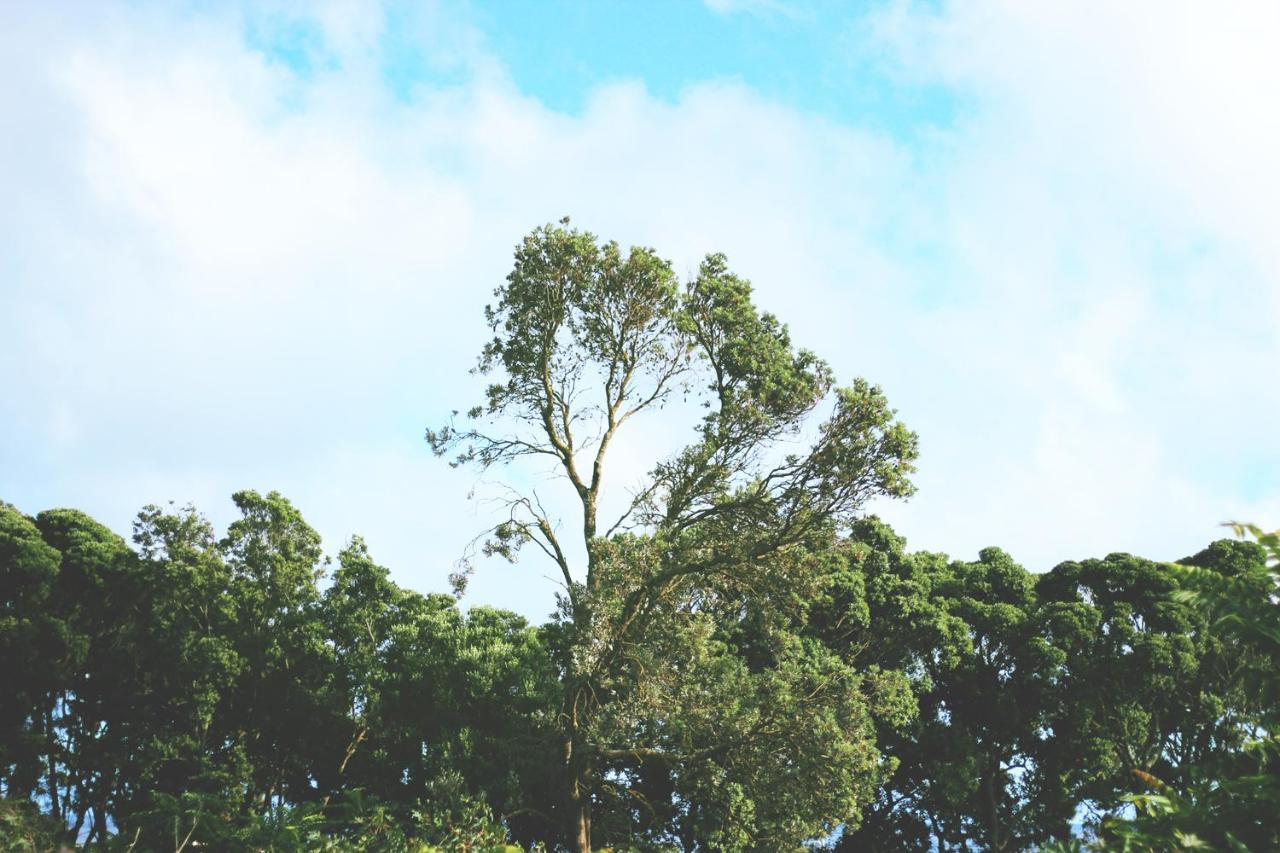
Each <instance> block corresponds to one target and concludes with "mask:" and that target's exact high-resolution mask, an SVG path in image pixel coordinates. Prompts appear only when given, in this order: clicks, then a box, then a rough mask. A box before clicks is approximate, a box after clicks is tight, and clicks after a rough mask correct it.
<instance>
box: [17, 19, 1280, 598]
mask: <svg viewBox="0 0 1280 853" xmlns="http://www.w3.org/2000/svg"><path fill="white" fill-rule="evenodd" d="M0 19H2V20H0V73H3V74H4V75H5V79H6V80H7V81H10V82H9V84H8V85H6V86H5V87H4V88H3V90H0V110H2V113H0V114H3V115H4V116H6V119H5V121H6V128H5V131H6V132H5V133H4V134H0V185H3V186H4V187H6V197H7V200H6V203H5V204H4V205H3V206H0V360H2V362H3V364H5V365H6V367H8V368H9V369H8V371H7V376H8V383H7V388H6V393H5V394H4V395H2V396H0V497H2V498H4V499H6V500H9V501H11V502H13V503H15V504H17V505H18V506H19V507H21V508H22V509H24V510H26V511H28V512H36V511H39V510H41V509H44V508H47V507H52V506H67V505H69V506H77V507H81V508H84V509H86V510H88V511H89V512H91V513H93V514H94V515H96V516H98V517H99V518H101V519H102V520H103V521H105V522H107V523H109V524H111V525H112V526H114V527H115V528H116V529H119V530H122V531H124V530H127V528H128V525H129V522H130V519H131V517H132V516H133V515H134V513H136V511H137V510H138V509H139V508H140V507H141V506H142V505H143V504H146V503H152V502H164V501H167V500H176V501H179V502H187V501H193V502H195V503H196V504H197V505H198V506H199V507H200V508H201V509H202V510H204V511H205V512H206V513H207V514H208V515H210V517H211V518H212V519H213V520H214V521H215V522H216V523H219V524H225V523H226V522H227V521H228V520H229V513H230V511H231V507H230V501H229V499H228V496H229V494H230V493H231V492H232V491H233V490H235V489H238V488H244V487H252V488H258V489H264V490H265V489H272V488H275V489H279V490H281V491H283V492H284V493H285V494H287V495H288V496H290V497H291V498H292V499H293V500H294V501H295V502H296V503H297V504H298V505H299V506H300V507H301V508H302V510H303V512H304V514H305V515H306V516H307V517H308V518H309V519H311V520H312V521H313V523H314V524H316V526H317V527H318V528H319V529H320V530H321V532H322V534H323V535H324V536H325V539H326V543H327V545H328V547H329V548H330V549H331V550H332V551H336V550H337V549H338V548H339V547H341V545H342V543H343V541H344V540H345V538H346V537H349V536H350V535H352V534H355V533H359V534H362V535H364V536H365V538H366V539H367V540H368V542H369V544H370V547H371V549H372V551H373V553H374V555H375V557H377V558H379V559H380V560H381V561H382V562H384V563H386V564H387V565H388V566H390V567H391V568H392V570H393V572H394V573H395V575H396V577H397V578H398V579H399V580H400V581H401V582H403V583H406V584H408V585H411V586H414V587H416V588H419V589H423V590H437V589H443V588H444V586H445V577H446V575H447V574H448V573H449V572H450V571H451V570H452V564H453V561H454V560H455V559H456V558H457V557H458V556H459V555H460V554H461V553H462V551H463V550H464V549H465V547H466V545H467V542H468V540H469V539H470V537H471V535H472V534H473V533H474V532H477V531H479V530H480V529H481V528H482V527H483V526H484V523H485V521H486V519H487V515H486V513H487V512H488V510H487V509H486V506H487V505H486V504H485V503H484V502H483V500H479V501H468V500H467V497H468V495H469V494H473V493H474V494H476V495H478V496H479V497H480V498H483V497H484V495H485V490H486V489H487V488H489V487H488V486H486V485H485V484H483V483H481V484H477V483H476V482H475V479H474V477H472V476H469V475H467V474H465V473H462V472H455V471H450V470H449V469H447V468H446V467H445V466H444V465H443V464H441V463H440V462H438V461H437V460H434V459H432V458H430V456H429V454H428V453H427V451H426V448H425V446H424V445H423V443H422V440H421V439H422V431H423V429H424V428H425V427H426V426H427V425H429V424H435V423H438V422H439V421H440V419H441V418H442V417H444V416H445V415H447V413H448V412H449V411H450V410H451V409H455V408H462V407H465V406H466V405H467V404H469V403H471V402H472V401H473V399H474V396H475V394H476V391H477V388H476V385H475V380H474V379H473V378H471V377H469V376H468V375H467V372H466V371H467V369H468V368H469V367H470V366H471V364H472V363H473V359H474V354H475V353H476V351H477V349H478V347H479V345H480V342H481V340H482V338H483V325H482V320H481V308H482V306H483V304H484V302H485V301H486V298H487V297H488V295H489V294H490V293H491V291H492V288H493V287H494V286H495V285H496V284H497V283H498V282H500V281H501V279H502V276H503V275H504V274H505V272H506V269H507V268H508V266H509V263H510V254H511V248H512V246H513V245H514V243H515V242H516V241H517V240H518V239H519V237H520V236H521V235H522V234H524V233H525V232H527V231H528V230H529V229H530V228H532V227H533V226H534V225H536V224H539V223H541V222H545V221H548V220H553V219H558V218H559V217H560V216H562V215H565V214H569V215H571V216H572V217H573V218H574V220H575V222H576V223H578V224H580V225H582V226H584V227H586V228H589V229H591V230H593V231H596V232H597V233H599V234H601V235H602V236H604V237H607V238H614V239H618V240H619V241H621V242H623V243H643V244H647V245H652V246H655V247H656V248H657V249H658V250H659V251H660V252H661V253H663V254H664V255H666V256H667V257H669V258H671V259H672V261H673V262H674V263H675V265H676V268H677V269H678V270H681V271H687V270H690V269H692V268H693V267H694V266H696V264H697V262H698V259H699V258H700V257H701V256H702V255H703V254H705V253H707V252H709V251H724V252H726V253H727V254H728V255H729V257H730V260H731V262H732V264H733V265H734V267H735V268H736V269H737V270H738V271H739V272H741V273H742V274H744V275H746V276H747V277H749V278H751V279H752V280H753V281H754V282H755V285H756V287H757V292H758V295H759V301H760V302H761V304H762V305H763V306H764V307H766V308H768V309H770V310H773V311H774V312H775V313H777V314H779V315H780V316H781V317H782V318H783V319H784V320H785V321H787V322H788V323H790V325H791V327H792V329H793V333H794V335H795V337H796V339H797V340H799V341H800V342H801V343H802V344H803V345H805V346H808V347H809V348H811V349H813V350H815V351H817V352H818V353H819V354H821V355H823V356H824V357H826V358H827V359H828V360H829V361H830V362H831V364H832V365H833V367H834V368H835V370H836V372H837V375H839V376H841V377H845V378H849V377H852V376H855V375H862V376H866V377H868V378H870V379H871V380H873V381H876V382H879V383H880V384H882V385H883V386H884V388H885V389H886V392H887V393H888V395H889V397H890V399H891V401H893V403H894V404H895V405H896V406H897V407H898V409H899V411H900V413H901V415H902V417H903V419H904V420H905V421H906V422H907V423H908V424H909V425H910V426H912V427H913V428H915V429H916V430H917V431H918V432H919V433H920V436H921V445H922V459H921V470H920V474H919V476H918V478H917V482H918V485H919V487H920V491H919V493H918V495H917V496H916V497H915V498H913V499H912V500H911V501H909V502H907V503H902V504H892V505H884V506H877V507H875V510H876V511H877V512H880V513H881V514H882V515H884V516H885V517H886V518H888V519H889V520H890V521H892V523H893V524H894V525H895V526H896V527H897V528H898V529H899V530H900V531H901V532H902V533H903V534H905V535H906V536H907V537H908V540H909V541H910V543H911V544H912V546H914V547H919V548H928V549H931V550H940V551H946V552H948V553H950V554H953V555H955V556H957V557H971V556H972V555H973V554H974V553H976V551H977V550H978V549H979V548H981V547H983V546H986V545H989V544H997V545H1000V546H1002V547H1004V548H1005V549H1007V550H1008V551H1010V552H1011V553H1012V554H1013V555H1014V556H1015V557H1016V558H1018V559H1019V560H1021V561H1022V562H1024V564H1026V565H1027V566H1028V567H1029V568H1031V569H1033V570H1045V569H1048V568H1050V567H1052V566H1053V565H1054V564H1055V563H1057V562H1058V561H1060V560H1064V559H1070V558H1079V557H1087V556H1098V555H1101V554H1105V553H1107V552H1109V551H1115V550H1129V551H1134V552H1137V553H1142V554H1145V555H1149V556H1152V557H1157V558H1166V559H1176V558H1178V557H1181V556H1184V555H1186V554H1187V553H1189V552H1191V551H1194V550H1196V549H1197V548H1198V547H1200V546H1202V545H1203V544H1204V543H1206V542H1208V541H1209V540H1211V539H1212V538H1215V537H1216V536H1218V535H1220V533H1221V531H1220V529H1219V528H1218V527H1217V526H1216V525H1217V524H1218V523H1219V522H1221V521H1224V520H1227V519H1229V518H1244V519H1250V520H1254V521H1257V522H1258V523H1260V524H1262V525H1264V526H1275V525H1277V524H1280V479H1278V477H1277V475H1278V474H1280V439H1277V437H1276V435H1275V430H1274V424H1275V423H1277V422H1278V416H1280V395H1277V394H1276V393H1275V392H1274V390H1273V388H1274V384H1275V372H1276V368H1277V366H1278V365H1280V335H1278V334H1277V331H1276V330H1277V328H1280V323H1278V321H1280V244H1278V243H1277V241H1276V240H1275V239H1274V227H1275V226H1274V223H1275V221H1276V214H1275V199H1276V198H1280V165H1278V164H1277V161H1276V158H1275V156H1274V152H1275V151H1276V150H1280V111H1276V110H1274V109H1271V108H1269V107H1268V106H1267V105H1269V104H1270V103H1271V102H1272V101H1273V100H1274V92H1275V91H1276V90H1277V87H1278V86H1280V59H1277V58H1276V56H1275V53H1274V50H1273V49H1272V46H1273V45H1274V43H1275V41H1276V39H1277V37H1280V11H1277V8H1276V7H1274V6H1273V5H1271V4H1263V3H1257V4H1248V3H1246V4H1235V5H1232V6H1231V7H1230V8H1210V7H1209V6H1208V5H1206V4H1192V3H1187V4H1182V3H1134V4H1125V5H1124V6H1123V7H1120V8H1117V7H1115V5H1114V4H1107V3H1096V4H1095V3H1088V2H1086V3H1079V4H1070V6H1069V7H1068V6H1063V7H1061V8H1051V7H1050V6H1049V5H1048V4H1019V3H1005V2H987V0H975V2H966V3H963V4H949V3H910V2H874V3H865V4H857V5H853V4H847V3H818V4H806V3H799V2H790V0H714V2H706V3H699V2H692V0H691V1H690V2H680V3H677V2H652V3H621V2H618V3H570V2H554V3H543V4H536V5H535V4H521V3H478V2H477V3H439V4H434V3H414V4H397V3H386V4H377V3H361V4H354V3H345V2H337V1H336V0H335V1H334V2H321V3H308V4H300V3H299V4H292V3H285V2H270V3H263V4H255V3H242V4H230V3H205V2H202V3H190V4H186V5H175V4H158V3H142V2H131V3H121V4H115V5H112V4H106V3H92V4H91V3H83V4H80V5H74V4H69V5H64V6H59V7H56V8H54V7H51V6H50V7H46V5H45V4H25V5H11V6H7V7H6V8H5V9H4V11H3V12H0ZM678 415H679V413H677V412H672V413H668V414H667V415H666V416H662V417H658V418H656V419H654V420H652V421H651V422H650V423H648V424H647V425H646V426H645V427H644V428H643V429H642V430H641V431H639V432H638V434H637V435H636V436H634V437H633V438H632V439H631V440H630V442H629V443H624V444H623V445H621V447H620V449H619V451H618V452H619V453H620V457H621V459H620V464H619V466H618V476H619V481H618V485H617V489H616V494H624V493H625V488H626V486H628V485H630V484H631V483H633V482H634V481H635V479H636V478H638V477H639V476H641V475H642V473H643V471H644V470H645V469H646V468H647V467H648V463H649V462H650V461H651V460H652V459H653V458H655V456H656V455H658V454H661V453H664V452H668V451H669V450H670V449H671V448H673V447H676V446H678V445H679V444H680V442H681V441H683V440H684V438H685V437H686V436H687V434H688V433H687V428H688V427H687V424H686V423H684V422H683V421H681V420H680V418H679V417H678ZM515 476H517V477H518V478H519V480H520V482H522V483H534V482H541V481H540V480H539V479H538V478H539V472H536V471H525V472H516V474H515ZM564 506H565V509H566V511H567V510H568V505H567V504H565V505H564ZM547 574H548V573H547V572H546V570H545V567H542V566H539V565H538V564H537V563H536V561H534V560H532V559H530V560H528V561H527V562H523V563H521V564H519V565H517V566H514V567H511V566H506V565H496V564H495V565H487V566H483V567H482V569H481V571H480V572H479V573H478V575H477V577H476V580H475V581H474V583H473V586H472V589H471V591H470V592H469V594H468V601H469V602H470V603H473V604H474V603H492V604H497V605H501V606H507V607H513V608H515V609H518V610H520V611H521V612H524V613H526V614H528V615H530V616H531V617H534V618H540V617H541V616H542V615H544V614H545V613H546V612H547V611H548V610H549V609H550V606H551V595H552V591H553V589H554V587H553V585H552V583H551V582H550V581H549V580H547V578H546V576H547Z"/></svg>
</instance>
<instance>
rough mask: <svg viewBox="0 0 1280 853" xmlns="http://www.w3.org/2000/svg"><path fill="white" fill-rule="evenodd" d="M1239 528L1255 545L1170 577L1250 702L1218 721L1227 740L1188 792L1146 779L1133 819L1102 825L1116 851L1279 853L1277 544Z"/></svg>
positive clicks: (1212, 554) (1216, 552)
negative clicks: (1186, 849) (1231, 667)
mask: <svg viewBox="0 0 1280 853" xmlns="http://www.w3.org/2000/svg"><path fill="white" fill-rule="evenodd" d="M1233 527H1234V529H1235V531H1236V533H1237V535H1239V536H1241V537H1242V538H1243V537H1252V538H1253V540H1254V543H1232V542H1222V543H1215V545H1214V546H1212V547H1211V548H1209V549H1207V550H1206V551H1204V552H1201V553H1200V554H1198V555H1196V556H1195V557H1193V558H1191V559H1189V560H1186V561H1184V564H1183V565H1179V566H1172V567H1169V568H1168V570H1167V571H1168V574H1169V576H1170V577H1172V578H1173V579H1174V580H1175V581H1176V582H1177V583H1178V584H1179V585H1180V586H1181V589H1180V590H1179V592H1178V593H1177V594H1176V598H1177V599H1178V601H1179V602H1180V603H1185V604H1186V605H1188V606H1191V607H1194V608H1195V609H1196V610H1197V612H1198V613H1199V614H1200V616H1201V618H1203V619H1205V620H1206V621H1207V624H1208V633H1209V634H1210V635H1211V636H1212V637H1213V639H1214V641H1215V642H1216V643H1218V644H1220V646H1221V653H1220V660H1221V661H1222V665H1234V667H1235V677H1236V680H1237V683H1238V684H1239V686H1240V688H1241V690H1242V693H1243V695H1242V699H1243V700H1244V701H1242V702H1241V703H1239V705H1238V707H1231V708H1229V709H1224V711H1223V712H1222V715H1221V717H1220V718H1219V721H1220V722H1221V723H1223V724H1224V725H1229V726H1231V731H1230V732H1229V735H1230V740H1226V739H1225V738H1223V737H1219V738H1218V740H1217V742H1216V744H1215V746H1216V747H1217V748H1216V749H1214V750H1212V751H1207V752H1206V753H1204V754H1202V755H1199V756H1197V760H1196V762H1195V763H1194V764H1193V765H1192V766H1191V767H1190V768H1189V772H1188V773H1187V774H1185V778H1186V781H1185V782H1184V783H1183V784H1181V785H1178V784H1171V782H1170V779H1171V778H1176V777H1170V775H1169V774H1168V773H1159V772H1153V773H1143V772H1139V773H1138V776H1139V778H1140V780H1141V781H1142V782H1143V783H1145V786H1146V788H1147V790H1146V791H1144V792H1142V793H1135V794H1133V795H1130V796H1129V797H1127V799H1128V801H1129V802H1131V803H1132V804H1133V805H1134V806H1135V808H1136V810H1137V814H1136V816H1134V817H1133V818H1132V819H1129V820H1110V821H1107V822H1105V823H1104V825H1103V831H1102V837H1103V839H1104V840H1105V841H1107V842H1108V844H1109V846H1111V847H1116V848H1119V849H1124V850H1162V849H1170V848H1172V847H1174V846H1175V845H1176V846H1181V847H1201V848H1204V849H1214V850H1231V851H1262V850H1275V849H1277V848H1280V772H1277V759H1280V597H1278V593H1280V575H1278V574H1277V568H1278V567H1280V534H1277V533H1264V532H1263V531H1261V530H1260V529H1258V528H1257V527H1255V526H1253V525H1242V524H1236V525H1233ZM1255 543H1256V544H1255ZM1224 742H1225V745H1226V747H1227V748H1223V745H1224Z"/></svg>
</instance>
